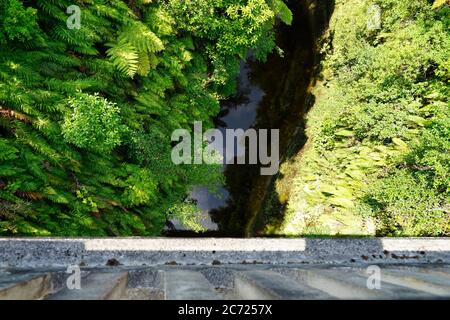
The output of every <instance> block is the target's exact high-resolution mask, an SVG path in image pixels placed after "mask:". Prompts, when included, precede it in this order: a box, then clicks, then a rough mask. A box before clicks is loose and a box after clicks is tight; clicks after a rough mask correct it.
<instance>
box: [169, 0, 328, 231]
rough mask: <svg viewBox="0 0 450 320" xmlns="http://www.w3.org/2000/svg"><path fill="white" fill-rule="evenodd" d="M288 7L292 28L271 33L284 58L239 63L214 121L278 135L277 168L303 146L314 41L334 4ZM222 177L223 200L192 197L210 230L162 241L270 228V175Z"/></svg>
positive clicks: (239, 171)
mask: <svg viewBox="0 0 450 320" xmlns="http://www.w3.org/2000/svg"><path fill="white" fill-rule="evenodd" d="M288 5H289V7H290V8H291V10H292V11H293V14H294V20H293V23H292V26H285V25H280V26H279V27H278V29H277V44H278V45H279V47H280V48H282V49H283V51H284V57H280V56H279V55H278V54H272V55H271V56H270V57H269V58H268V60H267V61H266V62H265V63H259V62H254V61H248V62H245V63H244V62H243V63H242V65H241V73H240V77H239V84H238V90H237V95H236V96H235V97H234V98H232V99H229V100H227V101H225V102H224V103H223V104H222V109H221V112H220V113H219V115H218V117H217V118H216V120H215V123H216V127H217V128H218V129H219V130H221V131H222V130H225V128H231V129H236V128H242V129H244V130H245V129H248V128H255V129H279V130H280V145H279V151H280V161H281V162H283V161H287V160H289V158H291V157H292V156H294V155H295V154H296V153H297V152H298V151H299V150H300V149H301V148H302V147H303V146H304V144H305V143H306V140H307V137H306V135H305V123H304V115H305V114H306V113H307V111H308V110H309V108H310V107H311V106H312V105H313V104H314V101H315V98H314V96H313V95H312V94H311V93H310V89H311V88H312V87H313V86H314V81H315V79H316V77H317V76H318V74H319V73H320V70H319V68H320V56H319V54H318V51H319V50H318V48H319V45H320V44H319V40H320V38H321V35H322V33H323V31H324V30H325V28H326V27H327V25H328V21H329V18H330V16H331V14H332V12H333V8H334V0H304V1H297V0H290V1H288ZM224 173H225V177H226V190H225V189H224V190H222V194H223V195H225V197H224V198H222V199H219V198H215V197H214V196H213V195H211V194H209V193H208V192H207V191H206V190H203V189H201V188H200V189H198V190H196V191H194V194H193V195H192V197H193V198H194V199H197V200H198V206H199V208H200V209H202V210H203V212H204V214H206V215H209V217H210V218H211V219H208V220H209V222H208V225H207V227H209V229H210V230H209V231H207V232H205V233H200V234H195V233H194V232H191V231H188V230H175V231H174V230H172V231H170V232H169V233H167V235H169V236H200V237H204V236H215V237H220V236H238V237H242V236H257V235H258V233H259V232H258V231H259V230H262V229H263V228H264V225H265V224H266V223H267V222H269V221H270V223H271V224H272V225H274V223H275V224H276V222H277V221H279V220H281V217H282V215H283V211H284V208H283V204H282V203H280V201H279V199H278V197H277V193H276V192H274V180H275V178H276V177H277V176H276V175H275V176H262V175H260V166H259V165H248V164H247V165H242V164H240V165H233V164H228V165H227V166H226V167H225V171H224ZM210 226H212V227H210ZM214 229H216V230H214Z"/></svg>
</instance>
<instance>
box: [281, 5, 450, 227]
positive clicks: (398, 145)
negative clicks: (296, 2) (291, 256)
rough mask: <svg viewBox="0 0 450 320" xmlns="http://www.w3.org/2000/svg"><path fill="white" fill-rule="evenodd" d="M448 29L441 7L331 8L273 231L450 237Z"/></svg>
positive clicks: (448, 15)
mask: <svg viewBox="0 0 450 320" xmlns="http://www.w3.org/2000/svg"><path fill="white" fill-rule="evenodd" d="M374 3H375V4H377V5H378V6H379V7H380V8H381V28H380V29H377V28H370V27H368V24H367V22H368V20H369V18H370V17H369V16H368V12H370V10H368V9H369V7H370V6H371V5H373V4H374ZM449 27H450V7H449V6H448V5H445V3H444V2H442V1H436V2H435V3H434V4H433V3H431V1H426V0H411V1H399V0H378V1H375V2H374V1H369V0H362V1H361V0H348V1H336V8H335V12H334V14H333V17H332V19H331V24H330V31H329V34H328V39H329V41H328V42H327V45H326V46H324V48H323V52H324V54H325V61H324V71H323V76H324V81H323V82H322V83H321V84H320V85H319V86H318V87H317V88H316V89H315V92H314V93H315V94H316V95H317V103H316V105H315V106H314V108H313V110H312V111H311V113H310V114H309V116H308V124H309V129H308V132H309V135H310V138H311V140H310V142H309V143H308V145H307V148H306V150H305V151H304V152H303V154H302V155H301V156H300V159H299V160H298V162H297V163H296V164H295V165H294V166H298V167H299V169H298V170H299V173H298V175H297V177H296V178H295V179H294V181H293V184H294V186H295V187H294V191H292V192H291V194H290V199H289V204H288V212H287V216H286V220H285V222H284V225H283V227H282V230H281V231H278V232H282V233H288V234H302V233H303V234H307V233H312V234H317V233H325V234H336V233H343V234H373V233H376V234H378V235H396V236H425V235H429V236H437V235H449V234H450V110H449V106H450V105H449V102H450V101H449V97H450V56H449V53H450V28H449ZM287 170H292V165H291V166H290V165H289V164H287V167H286V168H284V172H286V171H287ZM358 213H361V214H358Z"/></svg>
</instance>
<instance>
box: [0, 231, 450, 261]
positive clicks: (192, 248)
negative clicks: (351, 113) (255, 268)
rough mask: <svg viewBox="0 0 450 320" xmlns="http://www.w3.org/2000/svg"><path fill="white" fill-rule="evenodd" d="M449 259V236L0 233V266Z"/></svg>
mask: <svg viewBox="0 0 450 320" xmlns="http://www.w3.org/2000/svg"><path fill="white" fill-rule="evenodd" d="M118 263H120V264H121V265H124V266H144V265H147V266H151V265H163V264H180V265H202V264H205V265H210V264H240V263H268V264H289V263H314V264H317V263H319V264H320V263H326V264H348V263H450V238H371V239H354V238H353V239H351V238H335V239H318V238H312V239H309V238H298V239H271V238H250V239H235V238H0V267H2V268H36V267H67V266H68V265H74V264H79V265H82V266H90V267H93V266H105V265H117V264H118Z"/></svg>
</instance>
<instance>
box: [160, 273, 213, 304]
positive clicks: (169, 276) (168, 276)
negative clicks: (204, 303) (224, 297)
mask: <svg viewBox="0 0 450 320" xmlns="http://www.w3.org/2000/svg"><path fill="white" fill-rule="evenodd" d="M164 292H165V300H220V299H221V298H220V296H219V294H217V292H216V291H215V290H214V287H213V286H212V284H211V283H210V282H209V281H208V280H206V278H205V277H204V276H203V275H202V274H201V273H200V272H197V271H192V270H170V271H166V272H165V273H164Z"/></svg>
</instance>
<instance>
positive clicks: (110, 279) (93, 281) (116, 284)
mask: <svg viewBox="0 0 450 320" xmlns="http://www.w3.org/2000/svg"><path fill="white" fill-rule="evenodd" d="M127 283H128V274H127V273H124V272H121V273H106V272H101V273H92V274H89V275H88V276H87V277H86V278H85V279H84V280H83V284H84V285H82V286H81V288H80V289H72V290H71V289H68V288H64V289H62V290H61V291H59V292H57V293H55V294H54V295H52V296H51V297H50V298H49V300H118V299H120V298H122V296H123V295H124V294H125V289H126V287H127Z"/></svg>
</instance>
